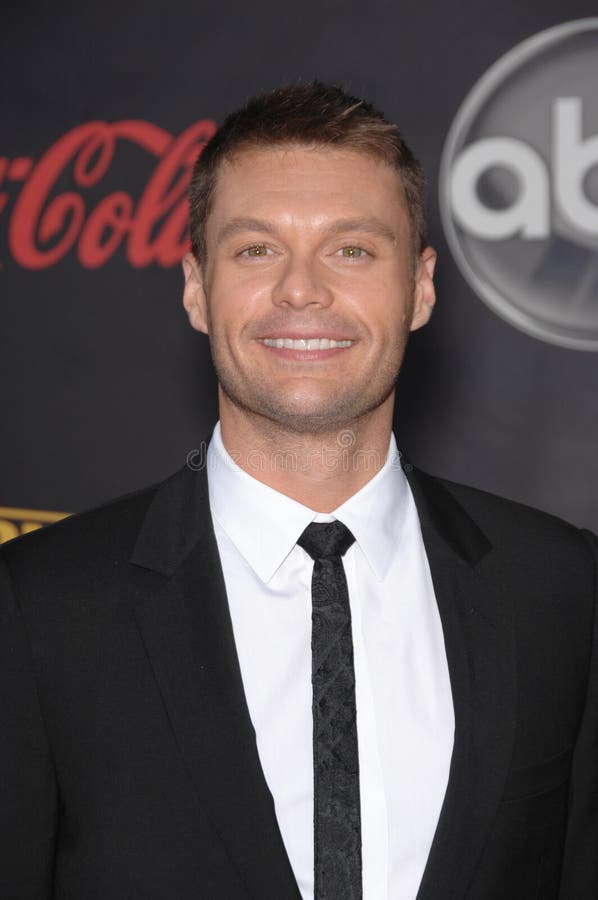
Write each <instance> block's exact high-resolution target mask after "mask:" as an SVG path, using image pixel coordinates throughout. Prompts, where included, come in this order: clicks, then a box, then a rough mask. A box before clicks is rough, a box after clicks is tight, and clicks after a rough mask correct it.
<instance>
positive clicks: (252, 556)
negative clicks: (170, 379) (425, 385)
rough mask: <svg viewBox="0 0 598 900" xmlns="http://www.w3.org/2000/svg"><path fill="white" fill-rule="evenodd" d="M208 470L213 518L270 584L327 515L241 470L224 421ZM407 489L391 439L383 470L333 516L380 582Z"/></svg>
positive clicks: (393, 546)
mask: <svg viewBox="0 0 598 900" xmlns="http://www.w3.org/2000/svg"><path fill="white" fill-rule="evenodd" d="M364 464H367V457H364ZM207 469H208V487H209V495H210V509H211V511H212V515H213V516H214V518H215V519H216V520H217V522H218V523H219V525H220V526H221V527H222V528H223V529H224V531H225V532H226V534H227V535H228V537H229V538H230V540H231V541H232V542H233V544H234V545H235V547H236V548H237V550H238V551H239V553H240V554H241V556H243V558H244V559H245V560H246V562H247V563H248V564H249V565H250V566H251V568H252V569H253V570H254V572H255V573H256V575H257V576H258V577H259V578H260V579H261V580H262V581H263V582H265V583H267V582H269V581H270V579H271V578H272V577H273V575H274V574H275V572H276V571H277V569H278V568H279V567H280V566H281V565H282V563H283V562H284V560H285V559H286V557H287V556H288V555H289V553H290V552H291V551H292V549H293V547H294V546H295V544H296V543H297V539H298V538H299V536H300V534H301V533H302V532H303V531H304V530H305V528H307V526H308V525H309V524H310V522H313V521H314V519H316V518H318V519H319V520H322V519H324V518H325V517H323V516H320V515H318V513H316V512H315V510H313V509H310V508H309V507H307V506H304V505H303V504H302V503H298V502H297V501H296V500H293V499H291V497H287V496H286V495H285V494H281V493H280V492H279V491H276V490H274V489H273V488H271V487H268V485H266V484H263V482H261V481H258V480H257V478H253V477H252V476H251V475H249V474H248V473H247V472H245V471H244V470H243V469H241V468H240V467H239V466H238V465H237V464H236V463H235V462H234V460H233V459H232V457H231V456H230V455H229V453H228V452H227V451H226V449H225V447H224V444H223V443H222V436H221V433H220V423H218V424H217V425H216V428H215V429H214V434H213V436H212V440H211V441H210V445H209V447H208V455H207ZM408 490H409V487H408V484H407V479H406V478H405V475H404V473H403V470H402V468H401V466H400V464H399V452H398V450H397V445H396V442H395V439H394V435H391V440H390V447H389V452H388V456H387V458H386V461H385V463H384V465H383V467H382V468H381V469H380V470H379V471H378V472H377V473H376V475H375V476H374V477H373V478H372V479H371V480H370V481H368V482H367V484H365V485H364V487H362V488H361V490H359V491H358V492H357V493H356V494H354V495H353V496H352V497H350V498H349V499H348V500H346V501H345V502H344V503H342V504H341V505H340V506H339V507H338V508H337V509H335V510H333V512H332V513H331V516H332V517H334V518H335V519H338V520H339V521H341V522H343V524H344V525H346V526H347V528H349V529H350V531H351V532H352V533H353V535H354V537H355V541H356V543H357V544H358V545H359V547H360V548H361V550H362V552H363V554H364V556H365V558H366V560H367V562H368V564H369V565H370V567H371V568H372V570H373V572H374V574H375V576H376V578H378V579H379V580H382V579H383V578H384V576H385V575H386V573H387V571H388V569H389V566H390V563H391V561H392V558H393V555H394V553H395V552H396V550H397V547H398V545H399V541H400V537H401V532H402V528H403V523H404V520H405V514H406V510H407V497H408V494H407V492H408ZM326 518H328V517H326Z"/></svg>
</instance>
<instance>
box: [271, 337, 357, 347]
mask: <svg viewBox="0 0 598 900" xmlns="http://www.w3.org/2000/svg"><path fill="white" fill-rule="evenodd" d="M352 343H353V341H333V340H331V339H330V338H307V339H306V338H297V339H296V338H264V344H265V345H266V347H276V348H277V349H278V350H282V348H283V347H284V349H285V350H333V349H334V348H335V347H350V346H351V344H352Z"/></svg>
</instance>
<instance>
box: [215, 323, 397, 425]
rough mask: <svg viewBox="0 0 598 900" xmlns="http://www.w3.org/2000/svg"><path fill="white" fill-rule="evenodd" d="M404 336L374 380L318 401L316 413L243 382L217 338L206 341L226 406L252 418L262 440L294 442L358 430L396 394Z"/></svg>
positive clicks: (258, 382) (262, 382)
mask: <svg viewBox="0 0 598 900" xmlns="http://www.w3.org/2000/svg"><path fill="white" fill-rule="evenodd" d="M407 337H408V332H407V333H405V334H403V335H401V336H400V341H399V343H398V345H397V349H396V354H395V355H394V357H393V359H392V361H388V362H387V363H386V365H385V367H384V369H382V370H378V371H377V372H376V374H375V378H373V379H370V380H369V381H368V382H367V383H359V384H356V383H353V384H352V385H348V386H347V387H346V389H345V390H343V391H338V390H337V391H336V392H331V393H330V395H328V396H326V397H324V396H323V397H321V399H320V402H319V403H318V404H317V408H312V409H306V408H305V401H304V400H301V399H297V401H296V402H295V403H294V402H293V399H292V397H289V396H288V395H287V394H286V393H285V394H282V393H281V394H278V395H277V394H276V392H275V391H274V390H273V388H272V385H271V383H270V382H268V381H267V380H266V379H265V378H260V377H259V376H253V377H252V378H251V380H248V379H247V378H243V376H242V374H241V373H240V372H239V370H238V369H235V368H234V367H233V365H232V364H231V362H230V360H229V359H228V358H227V355H226V354H225V353H221V352H220V342H219V339H218V337H217V336H216V337H214V336H213V332H212V333H211V336H210V349H211V353H212V362H213V364H214V369H215V371H216V376H217V378H218V383H219V385H220V389H221V390H222V392H223V394H224V395H225V397H226V398H227V399H228V401H229V402H230V403H231V404H232V405H233V406H234V407H236V408H237V409H238V410H240V411H241V412H242V413H243V414H244V415H245V416H247V417H248V418H250V419H251V420H252V421H253V423H254V424H255V426H256V427H257V429H258V430H259V431H261V432H262V433H263V434H264V436H270V437H272V438H273V437H274V436H275V435H281V434H287V435H292V436H294V437H300V436H301V437H304V438H305V437H308V436H313V437H323V436H325V435H331V434H338V433H339V432H340V431H342V430H343V429H348V428H356V427H358V424H359V422H361V421H365V420H366V419H367V418H368V417H370V416H371V415H372V414H373V413H374V412H375V411H376V410H377V409H378V408H379V407H380V406H382V404H383V403H384V402H385V401H386V400H388V398H389V397H390V396H391V394H392V393H393V392H394V389H395V386H396V383H397V379H398V375H399V370H400V367H401V364H402V362H403V358H404V354H405V348H406V344H407Z"/></svg>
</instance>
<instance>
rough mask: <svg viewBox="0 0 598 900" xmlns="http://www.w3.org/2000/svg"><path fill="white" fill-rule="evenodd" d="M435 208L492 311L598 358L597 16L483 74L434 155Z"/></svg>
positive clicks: (516, 51) (554, 32) (552, 32)
mask: <svg viewBox="0 0 598 900" xmlns="http://www.w3.org/2000/svg"><path fill="white" fill-rule="evenodd" d="M440 211H441V216H442V222H443V225H444V229H445V232H446V235H447V239H448V242H449V245H450V247H451V250H452V253H453V255H454V257H455V260H456V262H457V264H458V266H459V268H460V270H461V272H462V273H463V275H464V277H465V278H466V280H467V281H468V282H469V284H470V285H471V286H472V288H473V289H474V290H475V292H476V293H477V294H478V295H479V297H480V298H481V299H482V300H483V301H484V302H485V303H487V304H488V306H489V307H490V308H491V309H492V310H493V311H494V312H495V313H497V314H498V315H499V316H501V317H502V318H503V319H506V321H507V322H509V323H510V324H511V325H514V326H515V327H517V328H519V329H521V330H522V331H525V332H527V333H528V334H531V335H533V337H536V338H540V339H542V340H544V341H548V342H550V343H553V344H558V345H560V346H563V347H570V348H574V349H577V350H597V351H598V18H591V19H579V20H577V21H575V22H567V23H565V24H563V25H558V26H557V27H555V28H550V29H548V30H547V31H542V32H540V33H539V34H537V35H535V36H534V37H532V38H530V39H528V40H526V41H524V42H523V43H521V44H518V45H517V46H516V47H514V48H513V49H512V50H510V51H509V53H507V54H506V55H505V56H503V57H502V58H501V59H499V60H498V62H496V63H495V64H494V65H493V66H492V67H491V68H490V69H489V70H488V71H487V72H486V74H485V75H483V76H482V78H481V79H480V80H479V81H478V83H477V84H476V85H475V86H474V88H473V89H472V91H471V92H470V93H469V95H468V96H467V98H466V99H465V102H464V103H463V105H462V106H461V108H460V110H459V112H458V113H457V116H456V118H455V121H454V122H453V125H452V127H451V130H450V132H449V134H448V137H447V140H446V143H445V146H444V149H443V153H442V161H441V168H440Z"/></svg>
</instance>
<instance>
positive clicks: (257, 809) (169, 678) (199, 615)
mask: <svg viewBox="0 0 598 900" xmlns="http://www.w3.org/2000/svg"><path fill="white" fill-rule="evenodd" d="M131 562H132V563H133V564H134V565H137V566H142V567H144V568H146V569H153V570H154V571H158V572H160V573H161V574H162V575H163V576H165V581H164V583H163V584H162V586H161V587H160V588H159V589H158V590H157V591H156V592H155V593H153V594H151V595H150V596H149V597H146V598H144V600H142V601H141V602H140V603H139V604H138V605H137V607H136V611H135V614H136V618H137V622H138V625H139V628H140V630H141V634H142V637H143V640H144V644H145V647H146V650H147V653H148V655H149V657H150V660H151V663H152V666H153V669H154V673H155V676H156V680H157V682H158V685H159V688H160V691H161V693H162V697H163V700H164V704H165V706H166V709H167V711H168V715H169V718H170V721H171V724H172V727H173V730H174V732H175V735H176V738H177V742H178V745H179V748H180V751H181V754H182V757H183V759H184V762H185V764H186V767H187V769H188V772H189V775H190V777H191V780H192V781H193V783H194V785H195V788H196V790H197V794H198V798H199V800H200V803H201V805H202V807H203V808H204V809H205V810H206V812H207V814H208V816H209V818H210V819H211V821H212V823H213V826H214V828H215V829H216V831H217V832H218V834H219V836H220V838H221V839H222V841H223V842H224V844H225V846H226V848H227V850H228V853H229V856H230V859H231V862H232V864H233V866H234V867H235V869H236V871H237V873H238V874H239V877H240V879H241V881H242V882H243V884H244V885H245V887H246V889H247V892H248V895H249V896H251V897H255V898H272V900H274V898H276V900H279V898H280V900H283V898H284V900H287V898H288V900H300V895H299V891H298V888H297V885H296V882H295V879H294V877H293V874H292V870H291V867H290V864H289V861H288V857H287V854H286V851H285V848H284V845H283V842H282V838H281V835H280V831H279V829H278V824H277V821H276V816H275V810H274V804H273V801H272V796H271V794H270V792H269V790H268V787H267V785H266V782H265V779H264V776H263V773H262V769H261V766H260V762H259V757H258V753H257V748H256V741H255V733H254V730H253V727H252V724H251V721H250V717H249V712H248V709H247V704H246V701H245V695H244V691H243V684H242V679H241V674H240V670H239V664H238V659H237V654H236V649H235V643H234V636H233V631H232V624H231V620H230V615H229V610H228V603H227V599H226V592H225V586H224V580H223V576H222V570H221V566H220V560H219V556H218V550H217V546H216V541H215V537H214V534H213V530H212V523H211V516H210V512H209V505H208V495H207V480H206V476H205V472H204V471H201V472H193V471H191V470H190V469H183V470H181V471H180V472H178V473H175V475H174V476H172V478H170V479H169V480H168V481H167V482H164V484H163V485H161V486H160V488H159V489H158V491H157V493H156V495H155V498H154V501H153V503H152V505H151V507H150V509H149V511H148V513H147V515H146V519H145V522H144V525H143V527H142V530H141V532H140V535H139V538H138V540H137V544H136V547H135V550H134V553H133V556H132V558H131Z"/></svg>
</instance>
